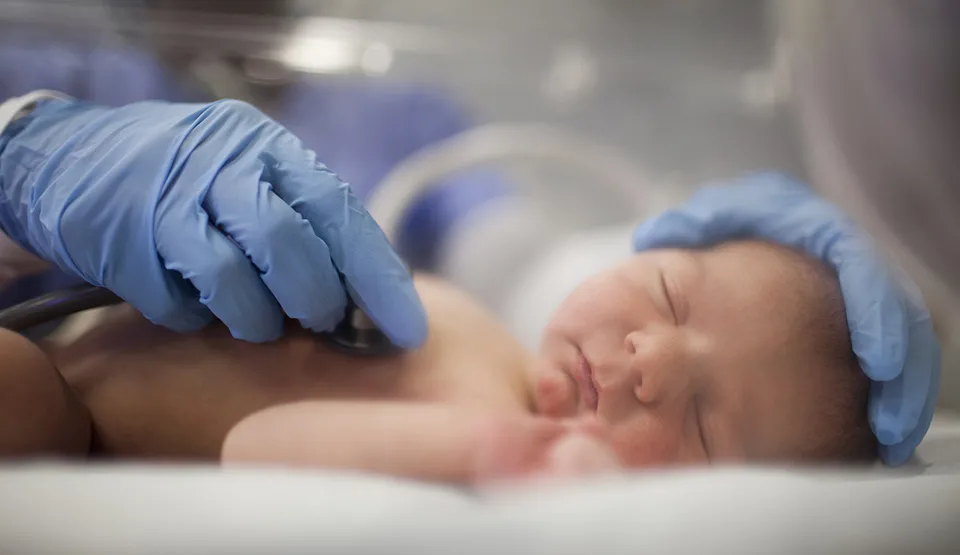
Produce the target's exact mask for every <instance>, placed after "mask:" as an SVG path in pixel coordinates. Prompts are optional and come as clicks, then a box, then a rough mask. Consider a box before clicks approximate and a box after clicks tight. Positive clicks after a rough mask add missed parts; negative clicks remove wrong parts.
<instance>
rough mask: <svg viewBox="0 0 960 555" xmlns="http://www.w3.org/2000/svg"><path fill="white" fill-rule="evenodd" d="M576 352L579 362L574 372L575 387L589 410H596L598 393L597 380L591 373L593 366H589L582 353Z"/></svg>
mask: <svg viewBox="0 0 960 555" xmlns="http://www.w3.org/2000/svg"><path fill="white" fill-rule="evenodd" d="M578 354H579V357H580V362H579V364H578V366H577V369H576V371H575V372H574V379H575V380H576V382H577V387H579V388H580V398H581V399H583V402H584V405H586V407H587V408H588V409H589V410H590V411H591V412H597V406H598V405H599V404H600V395H599V393H598V391H597V381H596V378H595V377H594V375H593V368H591V367H590V363H589V362H588V361H587V357H585V356H583V353H578Z"/></svg>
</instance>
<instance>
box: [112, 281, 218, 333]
mask: <svg viewBox="0 0 960 555" xmlns="http://www.w3.org/2000/svg"><path fill="white" fill-rule="evenodd" d="M171 274H172V273H171V272H168V271H167V270H165V269H164V268H157V269H156V270H155V271H151V272H143V271H142V269H141V270H139V271H137V270H131V271H128V272H117V275H118V277H120V278H121V279H119V280H109V281H107V282H106V283H103V284H101V285H102V286H104V287H106V288H108V289H110V290H111V291H113V292H114V293H115V294H116V295H117V296H118V297H120V298H121V299H123V300H124V301H125V302H126V303H127V304H129V305H131V306H132V307H134V308H136V309H137V311H138V312H140V313H141V314H143V316H144V318H146V319H147V320H149V321H150V322H153V323H154V324H157V325H158V326H163V327H165V328H167V329H170V330H173V331H175V332H178V333H187V332H191V331H196V330H199V329H201V328H203V327H205V326H206V325H207V324H209V323H210V322H211V321H212V320H213V314H212V313H211V312H210V310H208V309H207V307H205V306H204V305H203V303H201V302H200V301H199V299H197V296H196V290H195V289H194V288H193V286H192V285H190V283H189V282H187V281H185V280H183V279H182V278H181V277H179V276H176V277H174V276H173V275H171ZM123 276H135V278H136V279H132V280H131V279H127V280H124V279H122V278H123Z"/></svg>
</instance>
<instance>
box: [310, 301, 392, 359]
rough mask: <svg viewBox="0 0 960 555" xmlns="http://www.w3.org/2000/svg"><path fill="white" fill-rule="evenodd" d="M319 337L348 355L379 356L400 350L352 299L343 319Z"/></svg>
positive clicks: (331, 346)
mask: <svg viewBox="0 0 960 555" xmlns="http://www.w3.org/2000/svg"><path fill="white" fill-rule="evenodd" d="M321 337H322V338H323V340H324V342H325V343H326V344H327V346H329V347H330V348H331V349H333V350H334V351H337V352H339V353H342V354H345V355H349V356H362V357H380V356H387V355H394V354H397V353H399V352H400V351H401V350H402V349H401V348H400V347H397V346H396V345H394V344H393V343H392V342H391V341H390V338H388V337H387V336H386V334H384V333H383V332H382V331H380V328H378V327H377V325H376V324H374V323H373V321H372V320H370V317H369V316H367V315H366V314H365V313H364V312H363V311H362V310H361V309H360V307H358V306H357V305H356V304H355V303H354V302H353V301H352V300H350V301H348V302H347V311H346V316H345V317H344V319H343V320H342V321H341V322H340V323H339V324H338V325H337V327H336V328H335V329H334V330H333V331H332V332H329V333H325V334H322V335H321Z"/></svg>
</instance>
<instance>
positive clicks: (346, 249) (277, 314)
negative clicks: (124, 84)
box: [0, 101, 426, 348]
mask: <svg viewBox="0 0 960 555" xmlns="http://www.w3.org/2000/svg"><path fill="white" fill-rule="evenodd" d="M0 228H2V230H3V231H4V232H5V233H6V234H7V235H8V236H10V237H11V238H12V239H13V240H15V241H17V242H18V243H19V244H20V245H21V246H23V247H25V248H27V249H28V250H31V251H33V252H34V253H35V254H37V255H39V256H40V257H41V258H44V259H46V260H49V261H51V262H54V263H56V264H57V265H58V266H60V267H61V268H63V269H64V270H66V271H67V272H69V273H73V274H75V275H77V276H80V277H82V278H83V279H85V280H87V281H88V282H90V283H93V284H96V285H100V286H104V287H107V288H109V289H111V290H113V291H114V292H115V293H116V294H117V295H119V296H120V297H121V298H123V299H124V300H125V301H127V302H129V303H130V304H132V305H133V306H134V307H136V308H137V309H138V310H140V312H142V313H143V314H144V315H145V316H146V317H147V318H148V319H150V320H151V321H153V322H156V323H158V324H162V325H164V326H167V327H169V328H172V329H175V330H179V331H187V330H193V329H197V328H199V327H201V326H203V325H205V324H206V323H208V322H209V321H210V320H211V319H212V318H213V317H214V316H216V317H217V318H219V319H220V320H222V321H223V322H224V323H226V325H227V326H228V327H229V328H230V331H231V332H232V333H233V335H234V337H237V338H240V339H245V340H249V341H266V340H271V339H275V338H277V337H279V336H280V334H281V331H282V326H283V315H284V313H286V314H287V315H289V316H290V317H292V318H296V319H298V320H300V322H301V323H302V324H303V325H304V326H305V327H307V328H310V329H312V330H315V331H327V330H331V329H332V328H333V327H334V326H335V325H336V324H337V322H338V321H339V320H341V319H342V317H343V315H344V307H345V304H346V291H349V293H350V294H351V296H353V298H354V299H355V300H356V301H357V304H358V306H359V307H360V308H361V309H363V310H364V311H365V312H366V313H367V314H368V315H369V316H370V317H371V318H372V319H373V321H374V322H375V323H376V324H377V325H378V326H379V327H380V328H381V329H382V330H383V331H384V332H385V333H386V334H387V336H389V337H390V339H391V340H392V341H393V342H394V343H395V344H397V345H398V346H400V347H405V348H412V347H416V346H419V345H420V344H421V343H422V342H423V341H424V339H425V337H426V317H425V315H424V311H423V307H422V305H421V303H420V300H419V298H418V296H417V293H416V291H415V290H414V288H413V284H412V280H411V278H410V275H409V273H408V272H407V270H406V269H405V268H404V266H403V265H402V263H401V261H400V260H399V258H398V257H397V255H396V253H395V252H394V251H393V249H392V248H391V246H390V245H389V243H388V242H387V240H386V237H385V236H384V234H383V232H382V230H381V229H380V228H379V226H377V224H376V222H374V221H373V219H372V218H371V216H370V215H369V214H368V213H367V211H366V209H364V207H363V206H362V205H361V203H360V201H359V200H358V199H357V198H356V197H354V195H353V193H352V192H351V190H350V187H349V186H348V185H347V184H346V183H343V182H342V181H340V179H339V178H338V177H337V176H336V175H334V174H333V173H332V172H331V171H329V170H328V169H327V168H326V167H325V166H324V165H323V164H321V163H319V162H318V161H317V159H316V156H315V154H314V153H313V152H312V151H310V150H307V149H306V148H304V146H303V145H302V144H301V143H300V141H299V140H298V139H297V138H296V137H294V136H293V135H292V134H291V133H290V132H289V131H287V130H286V129H284V128H283V127H282V126H280V125H279V124H277V123H276V122H274V121H272V120H270V119H268V118H267V117H266V116H265V115H263V114H262V113H261V112H259V111H258V110H256V109H255V108H253V107H251V106H249V105H247V104H244V103H242V102H237V101H220V102H214V103H212V104H169V103H162V102H142V103H136V104H130V105H127V106H124V107H121V108H117V109H107V108H102V107H96V106H89V105H85V104H82V103H77V102H65V101H47V102H45V103H42V104H40V105H39V106H38V107H37V108H36V109H35V110H34V111H33V112H32V113H31V114H29V115H28V116H26V117H25V118H22V119H20V120H17V121H16V122H14V123H13V124H12V126H11V127H10V128H8V130H7V131H6V132H4V133H3V135H2V138H0ZM341 276H342V278H341Z"/></svg>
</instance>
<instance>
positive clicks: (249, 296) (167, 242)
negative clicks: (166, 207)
mask: <svg viewBox="0 0 960 555" xmlns="http://www.w3.org/2000/svg"><path fill="white" fill-rule="evenodd" d="M176 208H177V209H183V210H184V211H185V212H189V213H188V214H184V215H182V217H172V215H169V214H168V215H167V217H165V218H164V219H163V221H162V223H161V225H160V226H159V227H158V229H157V232H156V240H157V251H158V252H159V253H160V256H161V257H162V258H163V260H164V263H165V265H166V267H167V269H168V270H171V271H176V272H179V273H180V274H181V275H182V276H183V277H184V278H185V279H187V280H189V281H190V282H191V283H192V284H193V286H194V287H195V288H196V289H197V291H198V292H199V293H200V302H202V303H203V304H204V305H206V307H207V308H209V309H210V311H211V312H213V314H214V315H215V316H216V317H217V318H218V319H220V321H222V322H223V323H224V324H226V326H227V327H228V328H230V333H231V334H232V335H233V336H234V337H236V338H237V339H242V340H245V341H252V342H262V341H272V340H274V339H277V338H278V337H280V335H281V333H282V331H283V313H282V312H281V311H280V306H279V305H278V304H277V301H276V300H275V299H274V298H273V295H271V294H270V291H269V290H268V289H267V287H266V285H264V283H263V281H261V280H260V275H259V273H258V272H257V271H256V268H254V266H253V264H252V263H251V262H250V260H249V259H248V258H247V257H246V256H245V255H244V254H243V252H242V251H241V250H240V249H239V248H238V247H237V246H236V245H235V244H234V243H233V242H232V241H231V240H230V239H228V238H227V237H225V236H224V235H223V234H222V233H220V231H218V230H217V229H215V228H213V227H212V226H211V225H210V222H209V217H208V216H207V214H206V213H204V212H202V211H200V210H195V209H193V208H192V207H190V206H186V207H182V208H181V207H179V206H177V207H176Z"/></svg>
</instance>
